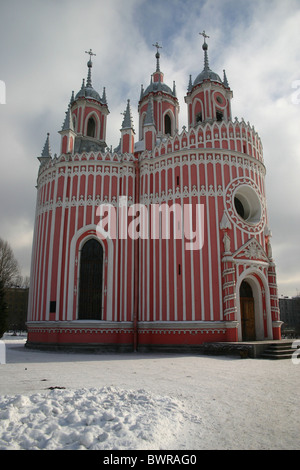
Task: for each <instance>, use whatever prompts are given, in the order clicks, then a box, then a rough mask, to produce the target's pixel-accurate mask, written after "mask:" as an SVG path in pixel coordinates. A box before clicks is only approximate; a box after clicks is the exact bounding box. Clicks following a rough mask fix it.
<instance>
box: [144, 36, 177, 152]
mask: <svg viewBox="0 0 300 470" xmlns="http://www.w3.org/2000/svg"><path fill="white" fill-rule="evenodd" d="M153 46H155V47H156V49H157V52H156V54H155V57H156V70H155V72H154V73H153V74H152V75H151V80H150V85H149V86H148V87H147V88H146V90H144V89H143V86H142V87H141V95H140V100H139V105H138V111H139V129H140V131H139V138H140V140H144V141H145V148H146V149H147V150H152V149H153V148H154V146H155V145H156V142H157V139H162V138H163V137H167V136H171V137H173V136H174V135H175V133H176V132H177V131H178V113H179V103H178V100H177V96H176V86H175V82H173V89H171V88H170V87H169V86H168V85H166V84H165V83H164V74H163V73H162V72H161V70H160V53H159V49H160V48H161V46H160V45H159V44H158V43H156V44H153Z"/></svg>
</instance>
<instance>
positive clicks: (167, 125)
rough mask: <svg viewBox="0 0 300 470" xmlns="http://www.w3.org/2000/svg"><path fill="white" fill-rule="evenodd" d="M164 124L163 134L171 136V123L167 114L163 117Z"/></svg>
mask: <svg viewBox="0 0 300 470" xmlns="http://www.w3.org/2000/svg"><path fill="white" fill-rule="evenodd" d="M164 124H165V134H169V135H172V121H171V118H170V116H169V114H166V115H165V118H164Z"/></svg>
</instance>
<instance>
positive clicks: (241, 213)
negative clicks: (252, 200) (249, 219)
mask: <svg viewBox="0 0 300 470" xmlns="http://www.w3.org/2000/svg"><path fill="white" fill-rule="evenodd" d="M234 207H235V210H236V211H237V213H238V215H239V216H240V217H241V218H242V219H245V209H244V206H243V204H242V203H241V201H240V200H239V199H238V198H237V197H235V198H234Z"/></svg>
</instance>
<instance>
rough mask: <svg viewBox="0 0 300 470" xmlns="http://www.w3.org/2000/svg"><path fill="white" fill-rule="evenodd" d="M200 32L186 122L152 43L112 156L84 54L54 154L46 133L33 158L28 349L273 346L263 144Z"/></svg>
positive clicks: (277, 329)
mask: <svg viewBox="0 0 300 470" xmlns="http://www.w3.org/2000/svg"><path fill="white" fill-rule="evenodd" d="M201 35H202V36H203V45H202V49H203V58H204V64H203V69H202V70H199V74H198V75H197V77H195V78H194V79H192V76H190V77H189V80H187V82H188V86H187V92H186V96H185V98H184V101H185V105H186V106H187V116H188V122H187V125H184V126H183V127H182V129H181V130H180V129H179V108H180V105H179V101H178V98H177V94H176V86H175V82H173V84H172V85H171V86H169V85H167V84H166V82H165V78H164V74H163V72H162V70H161V55H160V46H159V44H158V43H156V44H154V46H155V47H156V54H155V62H154V64H153V65H154V67H153V69H154V72H153V74H152V75H151V77H150V80H149V78H148V86H145V88H144V86H142V87H141V89H140V91H137V95H138V96H139V93H140V98H139V102H138V116H139V122H138V129H137V131H136V130H135V126H134V123H133V118H132V114H131V106H130V100H127V103H124V113H123V119H120V142H119V145H118V147H117V148H115V149H114V150H113V149H112V147H109V146H108V145H107V143H106V129H107V126H108V125H109V108H108V101H107V96H106V89H105V88H103V90H102V92H101V94H100V93H99V92H98V91H96V89H95V88H94V86H93V83H92V67H93V63H92V56H93V55H94V54H93V52H92V51H91V50H90V51H87V53H88V54H89V60H88V62H87V78H86V80H83V82H82V86H81V88H80V89H79V91H78V92H77V93H76V94H75V93H74V92H72V96H71V100H70V102H69V105H68V107H67V111H66V114H65V119H64V120H63V125H62V128H61V130H60V131H59V133H60V135H61V148H60V152H59V154H54V155H52V153H51V147H50V137H49V134H48V135H47V139H46V142H45V145H44V147H43V150H42V153H41V155H40V156H39V157H38V160H39V170H38V176H37V186H36V188H37V202H36V214H35V228H34V236H33V247H32V261H31V283H30V292H29V301H28V318H27V329H28V340H27V345H28V346H29V347H61V348H67V347H76V348H83V349H84V348H90V347H91V348H99V349H100V350H101V349H103V350H127V351H133V350H140V351H141V350H159V349H160V350H172V349H173V350H184V349H188V350H193V349H194V350H196V349H197V348H199V347H201V345H203V344H205V343H212V342H213V343H216V342H247V341H263V340H272V339H281V322H280V318H279V307H278V295H277V283H276V269H275V264H274V261H273V257H272V248H271V230H270V227H269V223H268V214H267V204H266V191H265V175H266V168H265V165H264V160H263V146H262V142H261V139H260V137H259V135H258V133H257V132H256V130H255V128H254V127H253V126H251V125H250V124H249V122H245V121H244V119H243V118H242V119H240V120H239V119H238V118H236V117H235V118H233V117H232V110H231V101H232V98H233V92H232V90H231V88H230V86H229V83H228V79H227V76H226V72H225V70H224V71H223V74H222V78H221V77H220V75H218V74H217V73H216V72H213V71H212V70H211V68H210V64H209V57H208V43H207V38H208V36H207V35H206V34H205V32H204V31H203V33H201ZM121 121H122V122H121ZM154 209H155V210H154ZM124 214H125V215H124ZM153 214H154V215H153Z"/></svg>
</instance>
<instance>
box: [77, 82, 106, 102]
mask: <svg viewBox="0 0 300 470" xmlns="http://www.w3.org/2000/svg"><path fill="white" fill-rule="evenodd" d="M82 97H85V98H92V99H93V100H96V101H99V102H100V103H101V98H100V95H99V93H98V92H97V91H96V90H95V89H94V88H93V87H87V86H86V87H84V88H81V90H80V91H79V92H78V93H77V95H76V96H75V99H77V98H82Z"/></svg>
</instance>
